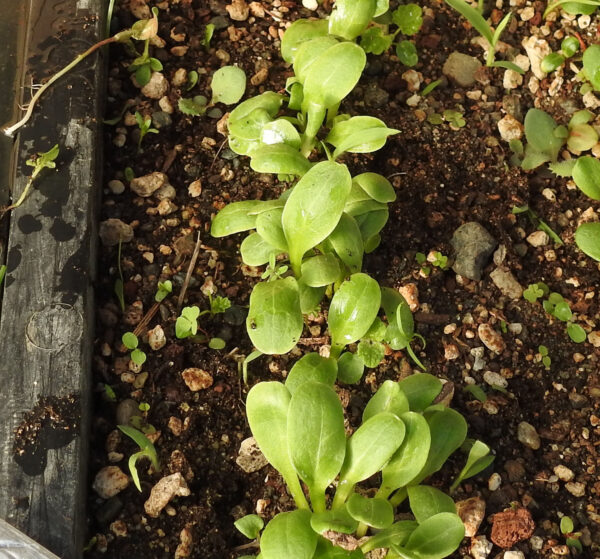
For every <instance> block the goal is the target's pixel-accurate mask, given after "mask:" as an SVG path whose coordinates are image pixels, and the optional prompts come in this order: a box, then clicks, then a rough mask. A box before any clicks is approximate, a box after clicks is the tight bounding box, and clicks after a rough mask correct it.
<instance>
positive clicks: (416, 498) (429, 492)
mask: <svg viewBox="0 0 600 559" xmlns="http://www.w3.org/2000/svg"><path fill="white" fill-rule="evenodd" d="M407 493H408V499H409V502H410V510H411V511H412V513H413V514H414V515H415V518H416V519H417V522H418V523H419V524H422V523H423V522H425V521H426V520H427V519H428V518H431V517H432V516H435V515H436V514H439V513H441V512H452V513H455V514H456V505H455V504H454V501H453V500H452V498H451V497H449V496H448V495H446V494H445V493H443V492H442V491H440V490H439V489H436V488H435V487H430V486H429V485H415V486H413V487H408V488H407Z"/></svg>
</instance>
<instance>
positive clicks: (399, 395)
mask: <svg viewBox="0 0 600 559" xmlns="http://www.w3.org/2000/svg"><path fill="white" fill-rule="evenodd" d="M408 409H409V407H408V399H407V398H406V396H405V395H404V392H402V391H401V390H400V386H398V383H397V382H394V381H393V380H386V381H384V383H383V384H382V385H381V386H380V387H379V389H378V390H377V392H375V394H374V395H373V397H372V398H371V399H370V400H369V402H368V403H367V405H366V406H365V410H364V411H363V415H362V420H363V422H365V421H367V419H369V418H371V417H373V416H374V415H377V414H378V413H383V412H389V413H393V414H394V415H396V416H398V417H401V416H402V415H403V414H404V413H406V412H408Z"/></svg>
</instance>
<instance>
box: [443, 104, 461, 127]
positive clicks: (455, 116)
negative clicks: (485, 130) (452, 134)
mask: <svg viewBox="0 0 600 559" xmlns="http://www.w3.org/2000/svg"><path fill="white" fill-rule="evenodd" d="M442 116H443V117H444V120H445V121H446V122H448V124H450V128H452V130H458V129H459V128H462V127H463V126H465V125H466V124H467V122H466V121H465V119H464V118H463V114H462V113H461V112H459V111H453V110H451V109H446V110H445V111H444V112H443V113H442Z"/></svg>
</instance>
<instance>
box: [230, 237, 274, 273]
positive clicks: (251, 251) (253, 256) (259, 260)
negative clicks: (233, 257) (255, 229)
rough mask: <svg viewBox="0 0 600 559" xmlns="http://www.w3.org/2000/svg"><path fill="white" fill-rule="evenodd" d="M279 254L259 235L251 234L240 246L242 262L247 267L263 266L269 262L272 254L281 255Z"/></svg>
mask: <svg viewBox="0 0 600 559" xmlns="http://www.w3.org/2000/svg"><path fill="white" fill-rule="evenodd" d="M279 252H280V251H279V250H277V249H276V248H275V247H274V246H272V245H270V244H269V243H267V241H265V240H264V239H263V238H262V237H261V236H260V235H259V234H258V233H250V235H248V236H247V237H246V238H245V239H244V240H243V241H242V244H241V245H240V254H241V255H242V261H243V262H244V264H246V265H247V266H262V265H263V264H266V263H267V262H269V258H270V257H271V254H279Z"/></svg>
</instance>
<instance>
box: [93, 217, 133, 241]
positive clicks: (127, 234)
mask: <svg viewBox="0 0 600 559" xmlns="http://www.w3.org/2000/svg"><path fill="white" fill-rule="evenodd" d="M98 235H99V236H100V240H101V241H102V244H103V245H104V246H107V247H111V246H115V245H118V244H119V241H121V242H122V243H128V242H129V241H131V240H132V239H133V228H132V227H131V225H129V224H127V223H125V222H124V221H121V220H120V219H114V218H110V219H107V220H106V221H102V222H101V223H100V230H99V232H98Z"/></svg>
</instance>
